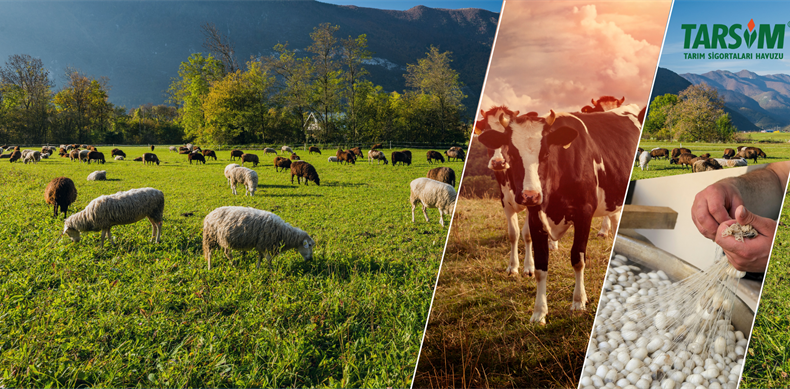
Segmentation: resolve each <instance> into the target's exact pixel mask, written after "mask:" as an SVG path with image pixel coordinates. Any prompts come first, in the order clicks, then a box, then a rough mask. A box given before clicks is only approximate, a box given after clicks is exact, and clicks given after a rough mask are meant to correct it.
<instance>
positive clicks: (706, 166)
mask: <svg viewBox="0 0 790 389" xmlns="http://www.w3.org/2000/svg"><path fill="white" fill-rule="evenodd" d="M718 169H722V167H721V165H719V163H718V162H716V159H715V158H706V159H700V160H698V161H695V162H694V164H693V165H691V171H692V172H694V173H698V172H709V171H713V170H718Z"/></svg>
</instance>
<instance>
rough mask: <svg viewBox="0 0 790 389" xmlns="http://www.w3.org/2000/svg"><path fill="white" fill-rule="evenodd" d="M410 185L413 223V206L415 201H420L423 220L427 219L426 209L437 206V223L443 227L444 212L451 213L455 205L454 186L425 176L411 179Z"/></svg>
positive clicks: (412, 220) (412, 219) (415, 204)
mask: <svg viewBox="0 0 790 389" xmlns="http://www.w3.org/2000/svg"><path fill="white" fill-rule="evenodd" d="M410 186H411V195H410V197H409V202H410V203H411V222H412V223H414V208H415V207H416V206H417V203H421V204H422V213H423V215H425V221H426V222H427V221H428V212H426V209H428V208H438V209H439V224H441V225H442V227H444V214H452V212H453V208H454V207H455V196H456V193H455V188H453V187H452V186H450V185H449V184H445V183H444V182H439V181H436V180H432V179H430V178H425V177H421V178H417V179H415V180H413V181H412V182H411V184H410Z"/></svg>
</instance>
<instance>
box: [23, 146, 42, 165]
mask: <svg viewBox="0 0 790 389" xmlns="http://www.w3.org/2000/svg"><path fill="white" fill-rule="evenodd" d="M40 160H41V152H40V151H38V150H28V149H25V150H22V162H23V163H25V164H27V163H30V162H33V163H38V161H40Z"/></svg>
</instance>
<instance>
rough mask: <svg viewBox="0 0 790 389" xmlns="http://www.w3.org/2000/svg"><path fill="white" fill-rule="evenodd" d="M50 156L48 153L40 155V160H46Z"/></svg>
mask: <svg viewBox="0 0 790 389" xmlns="http://www.w3.org/2000/svg"><path fill="white" fill-rule="evenodd" d="M50 155H51V154H48V153H44V154H41V159H47V158H49V156H50Z"/></svg>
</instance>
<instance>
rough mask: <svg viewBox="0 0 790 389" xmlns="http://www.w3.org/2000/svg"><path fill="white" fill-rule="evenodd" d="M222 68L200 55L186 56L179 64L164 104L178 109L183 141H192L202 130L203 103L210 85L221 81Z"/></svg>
mask: <svg viewBox="0 0 790 389" xmlns="http://www.w3.org/2000/svg"><path fill="white" fill-rule="evenodd" d="M223 75H224V73H223V65H222V63H221V62H220V61H219V60H217V59H215V58H214V57H213V56H211V55H209V56H207V57H204V56H203V54H201V53H194V54H192V55H190V56H189V59H188V60H187V62H181V66H180V67H179V69H178V77H179V78H177V79H173V82H172V83H171V84H170V88H169V89H168V93H169V95H170V97H169V98H168V101H169V102H171V103H172V104H175V105H176V106H177V107H178V113H179V118H178V124H180V125H181V126H182V127H183V128H184V133H185V137H186V138H187V139H194V138H196V137H198V136H200V135H201V134H202V132H203V128H204V127H205V125H206V123H205V117H204V115H203V100H204V98H205V97H206V95H208V92H209V88H210V86H211V83H212V82H215V81H219V80H221V79H222V77H223Z"/></svg>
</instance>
